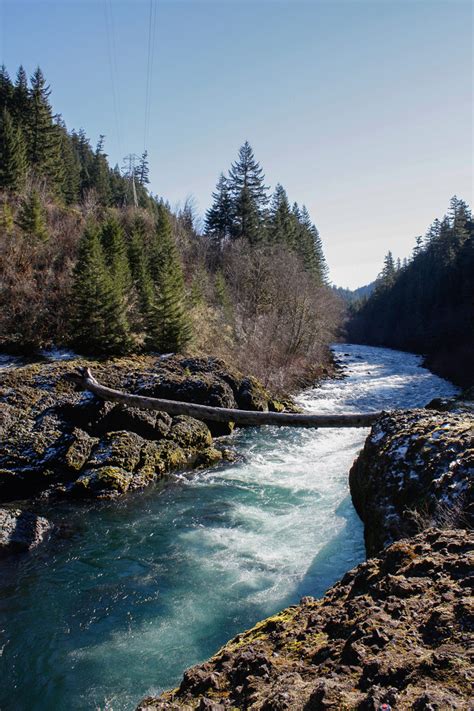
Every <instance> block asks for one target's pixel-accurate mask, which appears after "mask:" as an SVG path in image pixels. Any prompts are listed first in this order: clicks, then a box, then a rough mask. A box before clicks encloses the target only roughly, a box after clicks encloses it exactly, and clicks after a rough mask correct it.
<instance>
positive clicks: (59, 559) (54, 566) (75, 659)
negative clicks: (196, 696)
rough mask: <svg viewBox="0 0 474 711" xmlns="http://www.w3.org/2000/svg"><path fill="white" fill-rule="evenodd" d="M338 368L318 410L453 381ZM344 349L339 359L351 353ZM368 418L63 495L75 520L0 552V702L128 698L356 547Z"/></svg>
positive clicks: (123, 702) (394, 368)
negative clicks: (102, 498)
mask: <svg viewBox="0 0 474 711" xmlns="http://www.w3.org/2000/svg"><path fill="white" fill-rule="evenodd" d="M335 352H336V354H337V356H338V358H340V360H341V362H343V363H344V364H345V365H346V366H347V368H348V377H347V378H345V379H344V380H337V381H330V382H326V383H324V384H323V385H322V386H321V387H319V388H315V389H311V390H308V391H306V392H305V393H304V394H303V395H301V397H300V398H299V399H300V403H301V404H302V405H303V406H304V407H306V408H307V409H308V410H310V411H313V412H321V413H322V412H366V411H373V410H379V409H383V408H386V409H391V408H394V407H412V406H417V405H424V404H426V403H427V402H428V401H429V400H430V399H432V398H433V397H435V396H442V395H451V394H453V393H454V392H455V388H454V387H453V386H452V385H450V384H449V383H447V382H446V381H443V380H441V379H440V378H437V377H436V376H434V375H432V374H431V373H429V372H428V371H426V370H424V369H422V368H421V367H420V359H419V358H418V357H417V356H414V355H411V354H406V353H399V352H396V351H391V350H386V349H380V348H369V347H362V346H348V345H338V346H336V347H335ZM345 354H346V355H345ZM366 435H367V430H361V429H345V430H343V429H339V430H338V429H327V430H319V431H315V430H298V429H290V428H282V429H278V428H270V427H266V428H262V429H260V430H256V429H249V430H245V431H241V432H239V433H238V434H237V435H236V436H235V437H234V438H233V443H234V444H235V446H236V447H237V448H238V450H239V451H240V452H241V453H242V454H243V455H244V458H243V461H240V462H237V463H235V464H233V465H226V466H222V467H218V468H215V469H212V470H208V471H204V472H201V473H198V474H193V475H187V476H183V475H181V476H178V477H176V478H175V479H174V480H173V481H172V482H170V483H169V484H167V485H166V486H157V487H155V488H151V489H148V490H147V491H145V492H143V493H141V494H137V495H133V496H130V497H128V498H126V499H125V500H124V501H121V502H118V503H117V502H115V503H105V504H100V505H99V504H96V505H93V506H91V507H82V506H77V507H71V506H70V505H66V504H65V505H64V506H62V507H61V508H60V509H58V508H57V507H56V508H55V509H54V510H51V511H50V512H48V511H47V510H46V511H45V513H46V514H48V513H49V514H50V516H51V517H53V518H54V520H58V518H61V517H62V518H64V519H65V520H67V522H68V523H69V524H70V525H71V526H72V528H73V530H74V534H73V536H72V538H71V539H68V540H62V541H56V542H53V543H51V544H50V545H48V546H47V547H43V548H42V549H41V548H40V549H39V551H38V552H37V553H36V554H34V555H30V556H29V557H25V558H23V559H21V560H19V561H10V562H8V563H6V564H4V569H3V570H4V575H3V578H2V580H1V582H0V592H1V598H2V601H1V615H2V619H1V635H2V641H1V642H0V648H2V647H3V657H2V660H1V661H2V670H3V671H2V674H4V675H5V676H4V678H3V679H2V680H1V681H2V683H1V684H0V707H1V708H2V709H3V710H4V711H6V710H7V709H15V711H20V710H22V709H25V711H26V709H28V711H30V710H32V709H35V710H37V711H46V710H48V711H49V710H50V709H55V711H63V710H64V711H66V709H67V710H71V711H72V710H81V711H82V710H84V711H86V710H89V709H102V710H105V709H107V710H108V711H110V710H111V711H122V710H124V709H133V708H134V706H135V705H136V703H137V701H138V700H139V699H140V697H141V696H144V695H145V694H147V693H152V692H157V691H159V690H160V689H163V688H167V687H170V686H172V685H173V684H175V683H176V682H177V681H178V680H179V678H180V676H181V675H182V672H183V670H184V669H185V668H186V667H187V666H190V665H191V664H193V663H195V662H198V661H200V660H202V659H205V658H206V657H208V656H209V655H211V654H212V653H213V652H215V651H216V650H217V649H218V647H219V646H220V645H222V644H223V643H224V642H225V641H226V640H227V639H228V638H229V637H231V636H233V635H234V634H236V633H237V632H239V631H242V630H244V629H246V628H248V627H250V626H251V625H252V624H254V623H255V622H256V621H257V620H259V619H262V618H263V617H265V616H267V615H270V614H273V613H275V612H276V611H277V610H279V609H281V608H282V607H283V606H285V605H287V604H291V603H294V602H296V601H298V599H299V598H300V597H301V596H302V595H315V596H319V595H322V594H323V593H324V591H325V590H326V589H327V588H328V587H329V586H330V585H331V584H332V583H334V582H335V581H336V580H337V579H338V578H339V577H341V576H342V575H343V574H344V572H345V571H346V570H348V569H349V568H351V567H352V566H353V565H355V564H357V563H358V562H360V561H361V560H363V558H364V547H363V535H362V525H361V523H360V521H359V519H358V518H357V516H356V514H355V512H354V510H353V508H352V505H351V502H350V497H349V490H348V478H347V474H348V470H349V468H350V465H351V463H352V461H353V459H354V457H355V455H356V453H357V451H358V450H359V449H360V448H361V446H362V445H363V442H364V439H365V437H366Z"/></svg>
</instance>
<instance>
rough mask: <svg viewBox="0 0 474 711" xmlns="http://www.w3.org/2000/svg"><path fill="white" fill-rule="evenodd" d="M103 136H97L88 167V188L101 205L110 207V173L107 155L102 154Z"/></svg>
mask: <svg viewBox="0 0 474 711" xmlns="http://www.w3.org/2000/svg"><path fill="white" fill-rule="evenodd" d="M104 140H105V136H103V135H101V136H99V140H98V142H97V147H96V149H95V153H94V158H93V160H92V163H91V166H90V187H92V188H94V190H95V191H96V193H97V197H98V198H99V201H100V203H101V205H105V206H107V205H110V198H111V190H110V175H109V173H110V171H109V165H108V163H107V155H106V154H105V153H104Z"/></svg>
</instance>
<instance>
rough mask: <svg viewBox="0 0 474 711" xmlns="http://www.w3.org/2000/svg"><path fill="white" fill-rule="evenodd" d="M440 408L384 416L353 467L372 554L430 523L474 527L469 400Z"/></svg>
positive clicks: (473, 425)
mask: <svg viewBox="0 0 474 711" xmlns="http://www.w3.org/2000/svg"><path fill="white" fill-rule="evenodd" d="M434 406H436V403H435V405H434ZM438 406H439V407H441V408H442V411H437V410H434V409H419V410H405V411H400V412H392V413H390V414H387V415H385V416H383V417H382V418H380V420H378V421H377V423H376V424H375V425H374V426H373V427H372V430H371V433H370V435H369V437H368V438H367V440H366V443H365V446H364V449H363V450H362V452H361V453H360V454H359V456H358V458H357V460H356V461H355V462H354V464H353V466H352V469H351V471H350V475H349V480H350V488H351V494H352V500H353V502H354V506H355V508H356V510H357V513H358V514H359V516H360V517H361V519H362V520H363V522H364V525H365V543H366V549H367V554H368V555H375V554H377V553H378V552H379V551H380V550H381V549H382V548H384V547H385V546H386V545H388V544H389V543H391V542H393V541H395V540H398V539H400V538H405V537H408V536H412V535H414V534H416V533H417V532H419V531H421V530H422V529H423V528H426V527H429V526H436V525H441V526H447V527H451V528H457V527H460V528H464V527H471V528H472V525H473V523H474V502H473V494H474V486H473V474H474V417H473V414H472V412H471V411H470V410H469V409H468V407H467V405H466V403H464V404H463V405H462V406H459V403H455V402H454V401H451V403H450V404H449V403H444V404H443V402H441V401H440V403H438Z"/></svg>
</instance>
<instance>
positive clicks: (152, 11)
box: [143, 0, 156, 150]
mask: <svg viewBox="0 0 474 711" xmlns="http://www.w3.org/2000/svg"><path fill="white" fill-rule="evenodd" d="M155 39H156V1H155V0H150V5H149V13H148V53H147V69H146V88H145V117H144V131H143V150H146V148H147V144H148V134H149V130H150V107H151V96H152V88H153V65H154V55H155Z"/></svg>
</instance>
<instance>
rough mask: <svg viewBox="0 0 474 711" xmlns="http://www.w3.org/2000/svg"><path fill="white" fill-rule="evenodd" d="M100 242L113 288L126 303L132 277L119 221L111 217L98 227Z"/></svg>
mask: <svg viewBox="0 0 474 711" xmlns="http://www.w3.org/2000/svg"><path fill="white" fill-rule="evenodd" d="M100 241H101V245H102V250H103V253H104V259H105V263H106V265H107V267H108V269H109V273H110V276H111V279H112V283H113V285H114V288H115V289H116V290H117V293H118V295H119V298H120V299H121V300H122V301H126V300H127V297H128V294H129V291H130V288H131V286H132V276H131V273H130V265H129V261H128V255H127V245H126V242H125V236H124V233H123V230H122V227H121V225H120V223H119V221H118V220H117V218H116V217H114V216H113V215H110V216H109V217H108V218H107V219H106V220H105V221H104V222H103V223H102V225H101V226H100Z"/></svg>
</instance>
